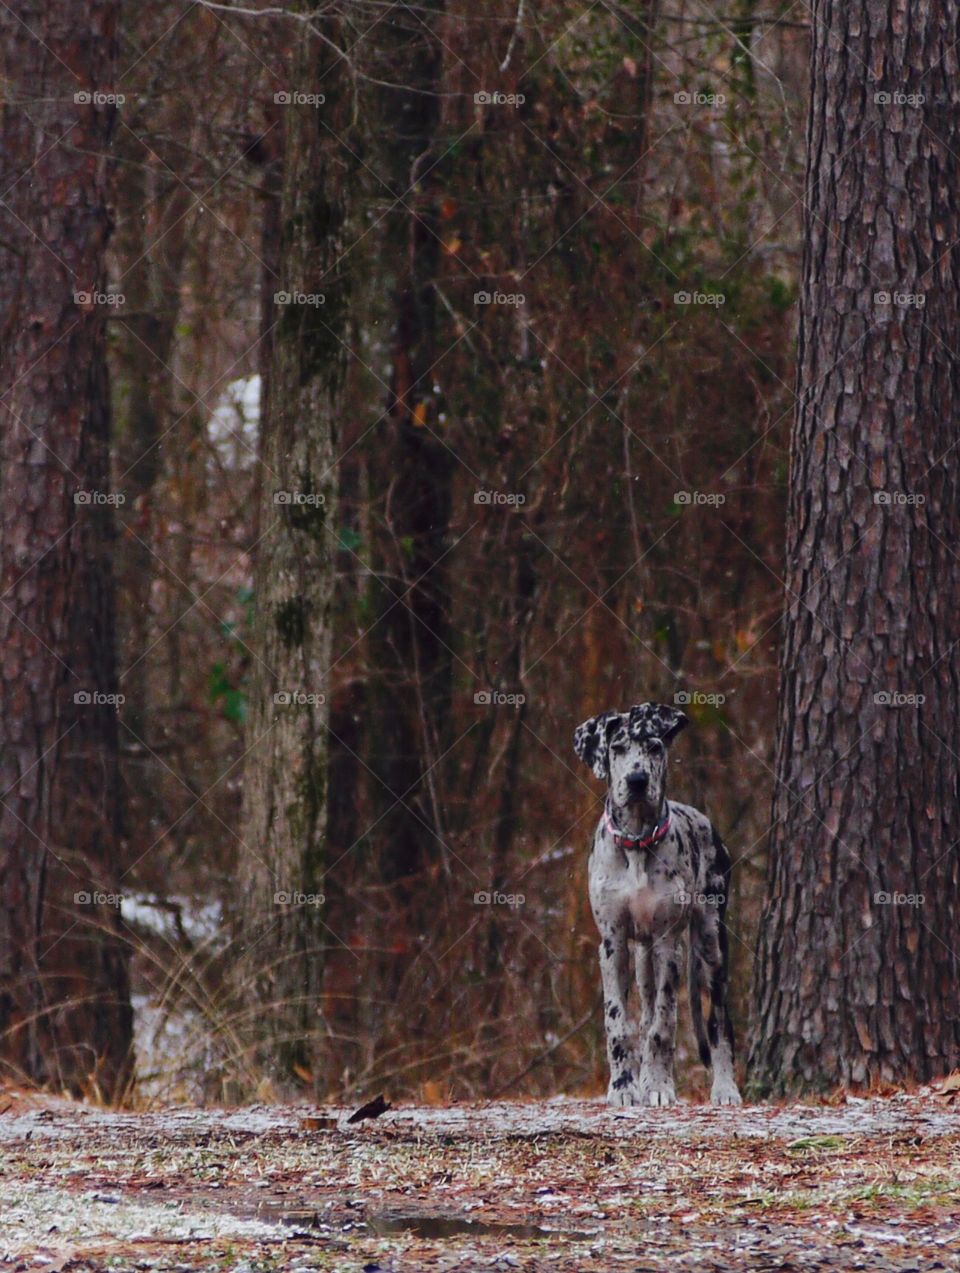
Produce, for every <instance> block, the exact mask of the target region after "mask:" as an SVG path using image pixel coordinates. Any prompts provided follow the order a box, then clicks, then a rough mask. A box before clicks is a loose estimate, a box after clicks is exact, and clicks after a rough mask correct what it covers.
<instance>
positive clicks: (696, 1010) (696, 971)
mask: <svg viewBox="0 0 960 1273" xmlns="http://www.w3.org/2000/svg"><path fill="white" fill-rule="evenodd" d="M688 973H689V976H688V981H687V994H688V995H689V998H690V1017H691V1019H692V1021H693V1033H694V1034H695V1036H696V1039H697V1049H698V1051H699V1053H700V1060H701V1061H702V1062H703V1064H704V1065H705V1066H706V1067H707V1069H708V1070H709V1068H710V1065H711V1058H710V1044H709V1042H708V1040H707V1029H706V1026H705V1025H704V1021H703V999H702V998H701V996H702V994H703V980H702V977H701V973H702V969H701V967H700V954H699V952H698V950H697V943H696V942H695V941H691V942H690V956H689V962H688Z"/></svg>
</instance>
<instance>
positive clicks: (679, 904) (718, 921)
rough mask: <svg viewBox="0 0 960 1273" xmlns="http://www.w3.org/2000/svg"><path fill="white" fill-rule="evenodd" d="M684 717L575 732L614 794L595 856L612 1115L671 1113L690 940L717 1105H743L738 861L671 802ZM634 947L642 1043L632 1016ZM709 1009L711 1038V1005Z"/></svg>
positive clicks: (704, 1051)
mask: <svg viewBox="0 0 960 1273" xmlns="http://www.w3.org/2000/svg"><path fill="white" fill-rule="evenodd" d="M687 723H688V722H687V717H686V716H685V715H684V714H683V712H681V711H678V710H677V709H676V708H674V707H667V706H665V705H663V704H661V703H640V704H638V705H637V706H635V707H631V708H630V709H629V710H628V711H623V712H603V713H602V714H601V715H599V716H594V717H592V718H591V719H590V720H588V721H584V723H583V724H582V725H581V726H579V728H578V729H577V731H576V733H575V734H574V740H573V746H574V750H575V751H576V753H577V755H578V756H579V757H580V759H581V760H582V761H584V762H585V763H586V764H587V765H589V766H590V768H591V769H592V770H593V772H594V774H595V775H596V776H597V777H598V778H600V779H601V780H602V781H604V782H606V783H607V787H608V790H607V799H606V805H605V807H604V811H603V817H602V818H601V819H600V824H599V826H598V827H597V831H596V835H595V836H594V838H593V852H592V854H591V855H590V868H589V874H590V904H591V907H592V908H593V916H594V919H595V920H596V922H597V927H598V929H599V930H600V971H601V973H602V976H603V998H604V1007H603V1011H604V1025H605V1027H606V1033H607V1060H608V1062H609V1066H610V1086H609V1088H608V1089H607V1100H608V1101H609V1103H610V1104H611V1105H672V1104H673V1103H674V1102H675V1101H676V1099H677V1097H676V1091H675V1089H674V1085H673V1058H674V1051H675V1047H676V1035H677V993H678V990H679V986H680V971H681V967H682V958H683V945H684V938H685V937H686V938H687V939H688V941H689V993H690V1012H691V1015H692V1017H693V1027H694V1032H695V1033H696V1036H697V1043H698V1046H699V1049H700V1058H701V1060H702V1061H703V1063H704V1065H706V1066H708V1067H711V1068H712V1069H713V1088H712V1091H711V1099H712V1101H713V1103H714V1104H715V1105H739V1104H740V1093H739V1091H738V1090H737V1084H736V1080H735V1078H734V1074H733V1027H732V1026H731V1023H730V1015H729V1012H728V1010H727V930H726V928H725V927H724V923H723V915H724V911H725V909H726V904H727V889H728V887H729V883H730V855H729V854H728V853H727V850H726V849H725V848H724V845H723V842H722V841H721V839H720V837H719V835H718V834H717V832H716V831H715V830H714V829H713V826H712V825H711V823H710V820H709V819H708V818H706V817H705V816H704V815H703V814H702V813H699V812H698V811H697V810H696V809H692V808H691V807H690V806H689V805H685V804H677V803H675V802H674V801H672V800H667V798H666V794H665V791H666V776H667V748H668V747H669V746H670V744H671V743H672V742H673V740H674V739H675V738H676V736H677V735H678V734H679V733H680V731H681V730H682V729H683V728H684V727H685V726H686V725H687ZM631 940H632V941H633V945H634V960H635V965H636V980H637V991H638V996H639V1000H640V1021H639V1034H637V1032H636V1030H631V1028H630V1026H629V1024H628V1017H627V991H628V989H629V983H630V959H629V946H628V943H629V942H630V941H631ZM703 1000H707V1001H708V1007H707V1022H706V1028H704V1020H703V1017H704V1006H705V1005H704V1003H703Z"/></svg>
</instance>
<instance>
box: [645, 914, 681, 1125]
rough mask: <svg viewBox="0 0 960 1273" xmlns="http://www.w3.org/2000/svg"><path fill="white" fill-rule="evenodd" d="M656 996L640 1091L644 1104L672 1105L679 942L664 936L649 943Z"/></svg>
mask: <svg viewBox="0 0 960 1273" xmlns="http://www.w3.org/2000/svg"><path fill="white" fill-rule="evenodd" d="M650 953H651V956H652V959H653V974H654V980H655V983H656V993H655V998H654V1004H653V1015H652V1019H651V1021H650V1028H649V1030H648V1032H647V1037H646V1039H645V1040H644V1050H643V1067H642V1069H641V1071H640V1092H641V1099H642V1103H643V1104H644V1105H673V1104H674V1103H675V1102H676V1099H677V1093H676V1089H675V1088H674V1086H673V1054H674V1051H675V1048H676V1043H677V995H678V992H679V989H680V959H681V954H682V942H681V940H680V938H679V936H675V935H674V934H672V933H666V934H664V935H663V936H662V937H658V938H657V939H656V940H655V941H654V942H653V944H652V947H651V952H650Z"/></svg>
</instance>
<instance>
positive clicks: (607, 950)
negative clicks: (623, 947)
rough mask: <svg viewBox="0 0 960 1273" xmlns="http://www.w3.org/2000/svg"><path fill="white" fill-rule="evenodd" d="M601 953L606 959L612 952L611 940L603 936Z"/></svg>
mask: <svg viewBox="0 0 960 1273" xmlns="http://www.w3.org/2000/svg"><path fill="white" fill-rule="evenodd" d="M603 953H604V954H605V955H606V956H607V958H608V959H609V958H610V956H611V955H612V954H613V942H612V941H611V940H610V938H609V937H604V939H603Z"/></svg>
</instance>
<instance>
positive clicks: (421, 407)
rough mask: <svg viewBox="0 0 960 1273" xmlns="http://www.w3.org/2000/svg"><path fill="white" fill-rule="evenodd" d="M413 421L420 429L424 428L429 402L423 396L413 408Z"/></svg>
mask: <svg viewBox="0 0 960 1273" xmlns="http://www.w3.org/2000/svg"><path fill="white" fill-rule="evenodd" d="M413 423H414V424H415V425H416V426H417V428H418V429H422V428H423V426H424V425H425V424H426V423H427V404H426V403H425V402H424V401H423V399H422V398H421V400H420V401H419V402H418V403H417V405H416V406H415V407H414V408H413Z"/></svg>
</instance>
